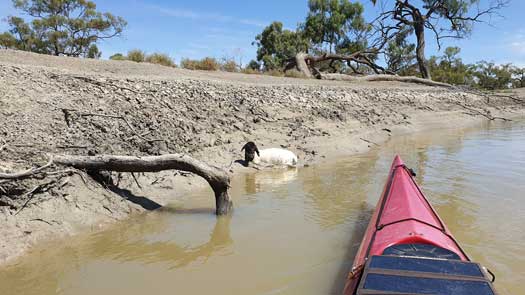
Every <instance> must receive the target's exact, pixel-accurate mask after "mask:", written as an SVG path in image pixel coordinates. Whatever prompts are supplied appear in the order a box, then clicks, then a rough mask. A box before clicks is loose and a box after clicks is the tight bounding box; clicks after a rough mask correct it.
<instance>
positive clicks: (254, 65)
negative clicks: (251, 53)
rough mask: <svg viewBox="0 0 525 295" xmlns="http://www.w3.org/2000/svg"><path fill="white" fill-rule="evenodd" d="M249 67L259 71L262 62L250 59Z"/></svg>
mask: <svg viewBox="0 0 525 295" xmlns="http://www.w3.org/2000/svg"><path fill="white" fill-rule="evenodd" d="M246 68H247V69H252V70H254V71H259V70H260V69H261V64H260V63H258V62H257V61H256V60H253V59H252V60H250V62H249V63H248V65H247V66H246Z"/></svg>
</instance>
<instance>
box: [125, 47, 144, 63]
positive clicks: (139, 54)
mask: <svg viewBox="0 0 525 295" xmlns="http://www.w3.org/2000/svg"><path fill="white" fill-rule="evenodd" d="M145 58H146V53H144V51H142V50H140V49H133V50H130V51H129V52H128V60H131V61H134V62H144V60H145Z"/></svg>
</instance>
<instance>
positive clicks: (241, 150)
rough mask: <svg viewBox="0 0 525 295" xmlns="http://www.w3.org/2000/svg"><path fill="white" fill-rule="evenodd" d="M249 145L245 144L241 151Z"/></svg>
mask: <svg viewBox="0 0 525 295" xmlns="http://www.w3.org/2000/svg"><path fill="white" fill-rule="evenodd" d="M247 145H248V144H245V145H244V146H243V147H242V149H241V152H242V151H244V149H245V148H246V146H247Z"/></svg>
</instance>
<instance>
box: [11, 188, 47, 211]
mask: <svg viewBox="0 0 525 295" xmlns="http://www.w3.org/2000/svg"><path fill="white" fill-rule="evenodd" d="M42 186H43V185H40V184H39V185H37V186H35V187H34V188H33V189H32V190H30V191H28V192H27V193H25V194H24V195H23V196H22V197H29V198H28V199H27V200H26V201H25V203H24V204H23V205H22V207H20V209H18V211H16V213H15V215H18V213H20V212H21V211H22V210H23V209H24V208H25V207H26V206H27V204H29V202H30V201H31V200H32V199H33V196H34V195H35V192H36V191H37V190H40V189H42Z"/></svg>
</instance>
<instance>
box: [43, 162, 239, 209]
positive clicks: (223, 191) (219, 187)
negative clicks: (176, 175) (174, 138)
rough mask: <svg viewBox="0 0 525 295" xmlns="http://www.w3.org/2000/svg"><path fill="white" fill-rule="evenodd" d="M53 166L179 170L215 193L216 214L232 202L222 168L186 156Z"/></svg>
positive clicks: (225, 174) (115, 169) (126, 169)
mask: <svg viewBox="0 0 525 295" xmlns="http://www.w3.org/2000/svg"><path fill="white" fill-rule="evenodd" d="M53 163H55V164H59V165H64V166H71V167H74V168H77V169H86V170H93V171H100V170H106V171H116V172H159V171H162V170H171V169H176V170H182V171H188V172H191V173H194V174H197V175H199V176H201V177H202V178H204V179H205V180H206V181H207V182H208V183H209V184H210V186H211V188H212V189H213V192H214V193H215V206H216V208H215V212H216V214H217V215H225V214H228V213H229V212H230V210H231V208H232V201H231V199H230V196H229V194H228V189H229V187H230V176H229V175H228V173H227V172H226V171H224V170H223V169H221V168H217V167H214V166H210V165H208V164H206V163H204V162H201V161H198V160H196V159H193V158H192V157H190V156H187V155H181V154H169V155H161V156H147V157H133V156H111V155H101V156H92V157H89V156H54V157H53Z"/></svg>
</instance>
